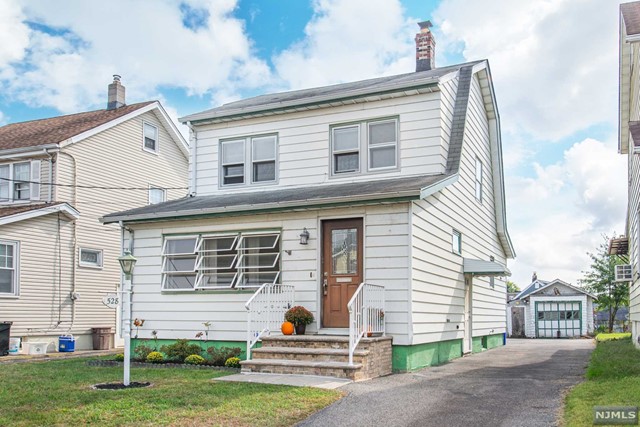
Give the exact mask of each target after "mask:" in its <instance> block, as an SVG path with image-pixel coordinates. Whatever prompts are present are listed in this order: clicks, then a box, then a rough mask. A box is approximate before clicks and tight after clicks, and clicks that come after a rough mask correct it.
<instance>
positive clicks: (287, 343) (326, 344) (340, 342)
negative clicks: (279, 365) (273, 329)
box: [261, 335, 391, 350]
mask: <svg viewBox="0 0 640 427" xmlns="http://www.w3.org/2000/svg"><path fill="white" fill-rule="evenodd" d="M261 340H262V347H263V348H264V347H298V348H332V349H343V350H346V349H348V348H349V337H348V336H343V335H273V336H269V337H262V339H261ZM387 340H388V341H390V340H391V337H370V338H369V337H367V338H362V339H361V340H360V343H359V344H358V349H359V350H368V349H369V346H370V345H371V344H372V343H377V342H380V341H387Z"/></svg>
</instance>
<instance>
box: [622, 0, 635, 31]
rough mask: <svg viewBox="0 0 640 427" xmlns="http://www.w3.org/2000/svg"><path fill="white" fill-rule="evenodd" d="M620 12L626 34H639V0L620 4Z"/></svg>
mask: <svg viewBox="0 0 640 427" xmlns="http://www.w3.org/2000/svg"><path fill="white" fill-rule="evenodd" d="M620 13H622V19H623V20H624V26H625V28H626V30H627V35H628V36H631V35H635V34H640V1H634V2H630V3H623V4H621V5H620Z"/></svg>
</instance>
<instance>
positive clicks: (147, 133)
mask: <svg viewBox="0 0 640 427" xmlns="http://www.w3.org/2000/svg"><path fill="white" fill-rule="evenodd" d="M142 128H143V140H142V149H143V150H145V151H150V152H152V153H157V152H158V128H157V127H156V126H154V125H152V124H149V123H146V122H143V123H142Z"/></svg>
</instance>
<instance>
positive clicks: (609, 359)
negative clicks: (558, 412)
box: [564, 338, 640, 427]
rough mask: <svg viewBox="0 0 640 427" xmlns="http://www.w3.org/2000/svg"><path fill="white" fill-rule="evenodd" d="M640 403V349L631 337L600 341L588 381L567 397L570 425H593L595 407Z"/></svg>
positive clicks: (593, 357) (574, 389)
mask: <svg viewBox="0 0 640 427" xmlns="http://www.w3.org/2000/svg"><path fill="white" fill-rule="evenodd" d="M602 405H605V406H606V405H615V406H640V350H637V349H636V348H635V347H634V346H633V344H632V343H631V339H629V338H623V339H618V340H610V341H601V342H598V345H597V347H596V349H595V350H594V351H593V353H592V355H591V361H590V362H589V368H588V369H587V381H586V382H584V383H582V384H579V385H578V386H576V387H574V388H573V389H572V390H571V391H570V392H569V394H568V395H567V397H566V400H565V410H564V422H565V425H567V426H570V427H571V426H586V425H592V424H593V407H594V406H602Z"/></svg>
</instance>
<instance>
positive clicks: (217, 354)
mask: <svg viewBox="0 0 640 427" xmlns="http://www.w3.org/2000/svg"><path fill="white" fill-rule="evenodd" d="M207 353H208V356H209V360H210V361H211V364H212V365H213V366H225V362H226V361H227V359H229V358H231V357H238V356H240V353H242V349H241V348H240V347H220V348H216V347H209V348H208V349H207Z"/></svg>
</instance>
